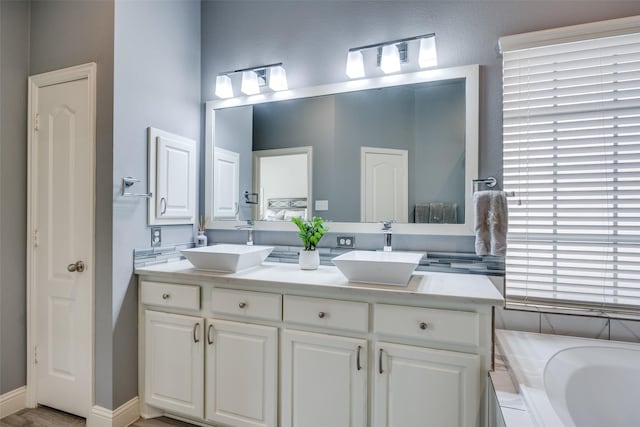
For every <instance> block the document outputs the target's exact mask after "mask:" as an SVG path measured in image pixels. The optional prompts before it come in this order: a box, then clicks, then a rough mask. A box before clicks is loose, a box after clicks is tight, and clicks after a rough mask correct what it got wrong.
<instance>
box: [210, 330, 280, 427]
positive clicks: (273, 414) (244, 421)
mask: <svg viewBox="0 0 640 427" xmlns="http://www.w3.org/2000/svg"><path fill="white" fill-rule="evenodd" d="M206 339H207V356H206V360H207V364H206V366H207V377H206V395H207V402H206V417H207V419H208V420H211V421H214V422H220V423H224V424H228V425H232V426H234V427H256V426H264V427H276V425H277V398H278V388H277V369H278V364H277V349H278V347H277V341H278V330H277V328H274V327H270V326H260V325H250V324H246V323H240V322H228V321H223V320H212V319H208V320H207V337H206Z"/></svg>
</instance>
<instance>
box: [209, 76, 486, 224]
mask: <svg viewBox="0 0 640 427" xmlns="http://www.w3.org/2000/svg"><path fill="white" fill-rule="evenodd" d="M356 86H358V87H357V90H355V89H356ZM281 98H284V99H281ZM207 109H208V112H207V134H208V137H207V153H208V154H207V156H208V159H209V160H208V162H207V164H208V166H207V171H206V178H205V183H206V188H207V190H206V197H207V200H208V201H207V211H208V212H213V213H214V215H213V216H214V219H234V220H247V219H254V220H257V221H265V224H269V223H271V224H273V223H277V222H278V221H280V222H282V221H285V220H289V219H290V217H291V216H292V215H294V213H296V214H297V215H304V216H306V217H312V216H321V217H323V218H325V219H327V220H329V221H332V222H333V223H334V225H333V226H332V230H333V231H338V230H340V229H342V228H340V227H336V223H337V224H342V223H345V225H347V224H346V223H348V224H351V226H349V227H350V228H348V229H350V230H355V229H356V228H357V229H358V230H365V229H366V230H369V228H363V227H362V226H359V227H356V226H357V225H358V224H363V223H377V222H381V221H383V220H393V221H395V222H396V223H398V226H399V225H400V224H414V225H413V227H422V228H415V230H416V232H418V233H429V234H431V233H433V234H445V233H446V234H471V232H472V221H471V219H472V216H471V214H470V211H471V207H470V200H471V186H470V182H471V179H474V178H477V156H478V154H477V137H478V117H477V113H478V66H467V67H458V68H452V69H441V70H434V71H432V72H420V73H412V74H406V75H395V76H387V77H384V78H378V79H363V80H360V81H353V82H347V83H340V84H336V85H328V86H322V87H316V88H308V89H300V90H297V91H289V93H288V94H272V95H271V96H269V95H267V94H263V95H260V97H246V98H239V99H235V100H226V101H217V102H209V103H207ZM217 148H222V149H225V150H230V151H234V152H236V153H237V154H238V158H239V164H238V165H237V169H238V171H237V172H236V173H237V175H238V177H237V178H236V180H237V182H238V188H239V190H238V191H239V194H240V195H242V194H244V193H245V192H249V193H255V194H256V195H257V204H255V205H249V204H246V203H245V202H244V197H242V196H236V197H235V199H236V200H239V206H238V208H237V213H236V214H235V215H227V216H225V215H222V216H217V215H215V212H216V210H215V206H214V205H215V200H217V199H219V196H218V194H217V193H218V192H221V193H223V194H228V193H230V192H233V191H235V190H229V187H228V186H227V188H226V189H225V188H219V187H218V186H217V185H216V177H218V178H217V180H218V182H222V181H224V182H229V181H230V179H229V178H228V177H227V178H225V177H220V176H219V174H218V173H217V171H216V166H220V165H219V164H217V163H216V162H215V161H213V160H212V159H213V157H215V156H212V153H213V152H214V151H215V149H217ZM287 150H294V151H292V152H287ZM295 150H303V151H304V150H308V153H309V154H308V157H306V164H307V167H306V168H304V167H303V166H302V165H304V164H305V161H304V159H303V158H301V157H298V158H296V155H298V156H299V155H300V154H302V153H300V152H297V153H296V152H295ZM311 153H313V156H311ZM252 155H253V161H251V157H252ZM209 156H211V157H209ZM280 156H282V157H280ZM294 159H297V160H299V162H298V163H296V164H295V165H293V164H292V165H284V164H283V162H287V161H293V160H294ZM252 165H253V166H252ZM226 169H227V170H233V168H232V167H226ZM269 171H272V172H269ZM305 174H306V176H305ZM268 183H269V184H268ZM290 184H299V185H298V186H290ZM305 184H306V187H307V188H306V192H305V191H304V187H305ZM270 187H273V189H271V188H270ZM227 198H228V199H230V200H231V202H229V201H228V202H227V205H229V206H231V205H232V201H233V199H234V198H233V197H231V196H230V195H228V196H227ZM278 199H280V200H278ZM212 202H213V203H212ZM294 204H295V205H296V208H295V209H289V208H291V207H292V206H293V205H294ZM212 225H213V227H214V228H215V227H218V226H222V228H226V227H224V226H223V225H222V223H220V222H218V223H215V222H214V223H213V224H212ZM354 227H355V228H354ZM437 227H441V228H437ZM378 228H379V227H376V228H375V230H377V229H378ZM269 229H274V228H273V227H271V228H269ZM370 229H371V230H372V231H373V230H374V228H370ZM394 229H397V227H395V228H394ZM412 230H413V229H412Z"/></svg>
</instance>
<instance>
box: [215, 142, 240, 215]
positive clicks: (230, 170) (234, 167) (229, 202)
mask: <svg viewBox="0 0 640 427" xmlns="http://www.w3.org/2000/svg"><path fill="white" fill-rule="evenodd" d="M213 171H214V172H213V173H214V176H213V217H214V218H235V217H236V216H237V215H238V209H239V204H238V203H239V197H240V194H239V193H240V154H238V153H236V152H233V151H229V150H225V149H223V148H215V149H214V152H213Z"/></svg>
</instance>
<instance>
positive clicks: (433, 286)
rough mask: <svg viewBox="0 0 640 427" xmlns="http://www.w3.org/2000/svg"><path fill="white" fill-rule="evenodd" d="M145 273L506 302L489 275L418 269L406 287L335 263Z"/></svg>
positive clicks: (179, 264)
mask: <svg viewBox="0 0 640 427" xmlns="http://www.w3.org/2000/svg"><path fill="white" fill-rule="evenodd" d="M135 273H136V274H138V275H142V276H153V277H160V278H162V279H166V280H176V281H180V280H199V281H202V280H205V281H206V280H215V281H216V283H229V284H232V283H244V284H253V285H256V284H259V285H267V284H278V285H283V284H284V285H294V286H297V287H301V288H307V289H310V288H316V289H318V288H320V287H322V288H327V287H331V288H339V289H349V290H353V291H354V292H384V293H395V294H402V295H407V294H410V295H411V294H412V295H420V296H428V297H430V298H433V299H437V300H441V301H442V300H451V301H454V300H455V301H464V302H468V303H474V304H488V305H502V304H503V303H504V300H503V298H502V295H501V294H500V292H498V290H497V289H496V287H495V286H494V285H493V283H492V282H491V281H490V280H489V278H488V277H487V276H483V275H471V274H458V273H439V272H430V271H416V272H415V273H414V275H413V277H412V278H411V280H410V281H409V285H408V286H406V287H400V286H384V285H369V284H363V283H352V282H349V281H348V280H347V279H346V277H344V275H342V273H341V272H340V271H339V270H338V269H337V268H336V267H334V266H324V265H321V266H320V267H318V269H317V270H312V271H308V270H300V268H299V267H298V265H297V264H289V263H277V262H265V263H263V264H262V265H261V266H258V267H254V268H250V269H247V270H243V271H239V272H237V273H219V272H214V271H206V270H196V269H195V268H194V267H193V265H192V264H191V263H190V262H189V261H187V260H182V261H175V262H168V263H164V264H156V265H152V266H146V267H142V268H137V269H136V270H135Z"/></svg>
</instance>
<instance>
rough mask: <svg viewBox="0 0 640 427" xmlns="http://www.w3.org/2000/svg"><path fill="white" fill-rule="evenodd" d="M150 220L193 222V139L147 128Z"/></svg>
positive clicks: (194, 173)
mask: <svg viewBox="0 0 640 427" xmlns="http://www.w3.org/2000/svg"><path fill="white" fill-rule="evenodd" d="M148 132H149V160H150V165H149V175H150V177H149V182H150V188H151V189H152V190H151V193H152V194H151V199H150V202H149V212H150V215H149V223H150V224H193V223H194V221H195V216H196V204H197V200H196V177H197V170H196V168H197V162H196V142H195V141H194V140H192V139H188V138H185V137H182V136H180V135H174V134H171V133H169V132H164V131H161V130H159V129H154V128H149V130H148Z"/></svg>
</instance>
